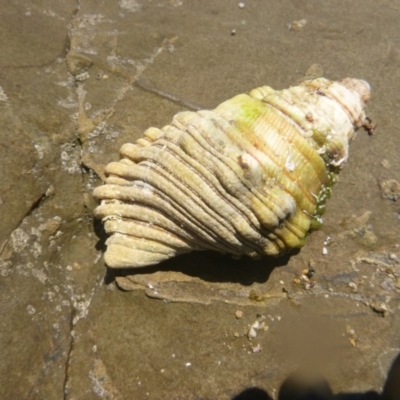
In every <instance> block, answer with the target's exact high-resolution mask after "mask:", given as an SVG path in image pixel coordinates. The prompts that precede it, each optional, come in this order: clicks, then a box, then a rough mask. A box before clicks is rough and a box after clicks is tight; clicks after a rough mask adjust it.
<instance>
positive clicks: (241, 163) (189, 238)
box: [94, 78, 371, 268]
mask: <svg viewBox="0 0 400 400" xmlns="http://www.w3.org/2000/svg"><path fill="white" fill-rule="evenodd" d="M369 97H370V87H369V85H368V83H367V82H365V81H362V80H357V79H350V78H347V79H344V80H342V81H339V82H332V81H329V80H327V79H325V78H318V79H314V80H307V81H305V82H303V83H302V84H300V85H299V86H294V87H291V88H289V89H286V90H281V91H276V90H274V89H272V88H270V87H268V86H263V87H260V88H258V89H254V90H252V91H251V92H250V93H249V94H248V95H247V94H240V95H238V96H236V97H234V98H232V99H230V100H228V101H225V102H224V103H222V104H221V105H219V106H218V107H217V108H216V109H215V110H213V111H198V112H189V111H187V112H181V113H178V114H177V115H175V117H174V118H173V120H172V122H171V124H170V125H167V126H165V127H164V128H162V129H156V128H150V129H148V130H147V131H146V132H145V133H144V137H143V138H141V139H139V140H137V142H136V144H130V143H128V144H125V145H123V146H122V148H121V151H120V153H121V160H120V161H118V162H112V163H110V164H108V165H107V167H106V174H107V176H108V177H107V179H106V184H105V185H103V186H100V187H98V188H96V189H95V191H94V196H95V198H97V199H99V200H101V204H100V205H99V206H98V207H97V208H96V210H95V216H96V217H97V218H101V219H102V220H103V222H104V227H105V230H106V232H107V233H109V234H110V237H109V238H108V240H107V242H106V244H107V251H106V253H105V261H106V263H107V264H108V266H110V267H114V268H126V267H142V266H146V265H152V264H157V263H159V262H160V261H163V260H166V259H168V258H171V257H174V256H175V255H177V254H181V253H186V252H189V251H192V250H204V249H212V250H216V251H219V252H223V253H230V254H233V255H236V256H239V255H242V254H246V255H248V256H250V257H252V258H258V257H260V256H262V255H280V254H283V253H284V252H287V251H289V250H291V249H294V248H299V247H301V246H303V245H304V242H305V237H306V235H307V233H308V231H309V230H310V228H311V227H312V226H313V225H314V224H315V222H318V221H320V215H321V214H322V212H323V211H324V206H325V201H326V200H327V198H328V197H329V194H330V188H331V186H332V184H333V183H334V182H335V178H336V176H337V173H338V172H339V169H340V168H341V166H342V164H343V163H344V162H345V161H346V160H347V156H348V146H349V142H350V140H351V139H352V138H353V137H354V134H355V131H356V130H357V129H358V128H360V127H361V126H363V127H365V128H366V129H367V130H368V129H371V125H370V124H369V122H370V121H369V119H368V118H367V117H366V116H365V114H364V106H365V104H366V103H367V102H368V100H369Z"/></svg>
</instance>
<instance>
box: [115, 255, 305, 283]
mask: <svg viewBox="0 0 400 400" xmlns="http://www.w3.org/2000/svg"><path fill="white" fill-rule="evenodd" d="M297 253H298V251H297ZM293 255H295V253H294V252H292V253H290V254H287V255H285V256H281V257H278V258H275V257H263V258H261V259H259V260H252V259H250V258H248V257H245V256H243V257H242V258H240V259H238V260H237V259H233V258H232V257H231V256H229V255H224V254H219V253H216V252H213V251H201V252H200V251H199V252H192V253H188V254H182V255H180V256H177V257H175V258H172V259H170V260H166V261H164V262H161V263H160V264H157V265H155V266H150V267H144V268H127V269H120V270H110V269H109V272H108V278H109V279H111V280H112V278H111V277H114V278H115V277H125V276H128V275H135V274H151V273H154V272H157V271H175V272H182V273H184V274H186V275H188V276H191V277H196V278H200V279H202V280H204V281H207V282H214V283H215V282H217V283H222V282H230V283H240V284H241V285H244V286H250V285H252V284H253V283H255V282H257V283H264V282H266V281H267V280H268V278H269V276H270V274H271V272H272V271H273V270H274V269H275V268H277V267H280V266H283V265H286V264H287V263H288V262H289V259H290V257H292V256H293ZM109 282H110V281H109Z"/></svg>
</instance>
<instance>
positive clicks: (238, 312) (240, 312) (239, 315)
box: [235, 310, 243, 319]
mask: <svg viewBox="0 0 400 400" xmlns="http://www.w3.org/2000/svg"><path fill="white" fill-rule="evenodd" d="M235 317H236V318H237V319H240V318H242V317H243V311H241V310H236V312H235Z"/></svg>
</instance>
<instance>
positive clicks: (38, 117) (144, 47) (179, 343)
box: [0, 0, 400, 399]
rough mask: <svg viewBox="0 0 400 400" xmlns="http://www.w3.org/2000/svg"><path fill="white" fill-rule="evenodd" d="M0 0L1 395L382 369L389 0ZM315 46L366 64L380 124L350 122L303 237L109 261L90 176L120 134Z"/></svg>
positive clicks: (395, 305)
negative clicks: (338, 169)
mask: <svg viewBox="0 0 400 400" xmlns="http://www.w3.org/2000/svg"><path fill="white" fill-rule="evenodd" d="M0 11H1V12H0V51H1V54H2V57H1V60H0V111H1V112H0V120H1V124H0V138H1V146H0V216H1V219H0V227H1V229H0V297H1V301H0V312H1V315H2V318H1V321H0V339H1V340H0V350H1V354H2V357H1V360H0V377H1V378H0V397H1V398H29V399H36V398H37V399H43V398H48V399H58V398H67V399H76V398H80V399H86V398H88V399H91V398H93V399H95V398H105V399H125V398H135V399H145V398H148V399H159V398H165V399H170V398H171V399H172V398H174V399H195V398H202V399H215V398H218V399H228V398H230V397H232V396H234V395H235V394H237V393H238V392H240V391H241V390H242V389H244V388H245V387H246V386H259V387H261V388H263V389H265V390H267V391H268V393H270V394H271V395H276V393H277V390H278V388H279V385H280V383H281V382H282V381H283V380H284V379H285V378H286V376H287V375H288V374H289V373H290V372H291V371H292V370H293V368H294V367H295V366H296V365H298V364H301V363H303V364H304V363H305V364H306V363H314V364H317V365H322V366H323V367H321V370H324V372H325V375H326V376H327V378H328V380H329V382H330V383H331V385H332V388H333V389H334V391H335V393H337V392H344V393H351V392H354V393H362V392H365V391H367V390H371V389H375V390H379V389H380V388H381V386H382V385H383V382H384V379H385V374H386V372H387V370H388V368H389V366H390V363H391V361H392V360H393V359H394V357H395V356H396V354H397V353H398V352H399V341H398V332H399V331H400V318H399V307H400V281H399V279H400V262H399V260H400V241H399V237H400V209H399V205H398V201H396V200H398V199H397V197H398V193H397V186H396V185H395V184H394V183H393V182H397V183H398V181H399V180H400V178H399V176H400V163H399V155H398V149H399V148H400V138H399V135H398V134H397V131H398V128H397V126H398V118H399V117H398V104H399V102H400V96H399V89H398V82H399V78H400V76H399V75H400V70H399V69H398V63H399V60H400V36H399V34H398V28H397V27H398V18H399V15H400V8H399V6H398V5H397V4H396V3H394V2H385V1H369V0H368V1H363V2H362V4H361V2H351V1H348V2H338V1H331V2H326V3H321V2H318V1H308V2H303V3H294V2H290V1H283V2H279V3H278V2H273V1H271V2H269V1H267V2H243V6H242V4H241V6H239V5H238V2H231V1H226V2H219V3H215V2H209V1H201V2H200V1H198V2H189V1H185V0H183V1H179V0H158V1H154V0H153V1H145V0H142V1H141V0H138V1H135V0H120V1H107V2H103V1H94V0H92V1H91V0H81V1H64V2H59V4H57V3H55V2H52V1H50V0H40V1H36V2H34V3H32V2H27V1H15V2H12V3H9V4H8V3H7V4H6V3H4V4H2V5H1V6H0ZM304 21H305V22H304ZM313 65H318V74H319V73H320V69H321V68H322V69H323V73H324V75H325V76H326V77H329V78H331V79H339V78H342V77H345V76H351V77H356V78H362V79H365V80H367V81H369V82H370V83H371V85H372V90H373V91H372V101H371V106H370V108H369V114H370V117H371V119H372V120H373V121H374V122H377V123H378V127H377V129H376V135H374V136H372V137H368V136H367V135H365V134H362V133H361V132H360V133H359V134H358V136H357V138H356V140H355V141H354V143H353V144H352V147H351V154H350V159H349V162H348V163H347V165H346V166H345V168H344V170H343V171H342V173H341V175H340V182H339V183H338V184H337V185H336V186H335V188H334V190H333V195H332V198H331V199H330V201H329V203H328V210H327V212H326V214H325V216H324V225H323V227H322V229H321V230H319V231H317V232H314V233H313V234H311V235H310V237H309V239H308V243H307V245H306V246H305V247H304V248H303V249H302V250H301V251H300V252H299V253H297V254H292V255H289V256H287V257H284V258H281V259H268V258H267V259H263V260H259V261H250V260H247V259H241V260H232V259H230V258H229V257H225V256H222V255H219V254H215V253H210V252H204V253H199V254H196V253H193V254H189V255H185V256H181V257H178V258H176V259H173V260H170V261H168V262H165V263H163V264H161V265H160V266H159V267H157V268H155V267H152V268H145V269H141V270H133V271H132V270H131V271H129V270H125V271H120V272H115V271H114V272H111V271H108V272H107V270H106V267H105V266H104V263H103V261H102V257H101V255H102V250H104V240H105V236H104V232H103V231H102V228H101V225H100V224H99V223H98V222H94V221H93V217H92V214H93V209H94V207H95V205H96V204H95V202H94V201H93V199H92V197H91V192H92V190H93V188H94V187H96V186H97V185H99V184H101V178H102V177H103V170H104V165H105V164H107V163H108V162H110V161H112V160H115V159H117V158H118V151H119V148H120V146H121V145H122V144H123V143H125V142H132V141H134V140H135V139H137V138H138V137H140V136H141V134H142V132H143V131H144V130H145V129H146V128H148V127H149V126H158V127H162V126H163V125H165V124H167V123H169V121H170V120H171V118H172V116H173V115H174V114H175V113H176V112H178V111H180V110H184V109H196V108H198V107H204V108H212V107H215V106H216V105H217V104H219V103H220V102H222V101H223V100H225V99H228V98H230V97H232V96H233V95H235V94H238V93H241V92H247V91H249V90H250V89H252V88H254V87H257V86H260V85H263V84H268V85H271V86H273V87H276V88H283V87H287V86H289V85H294V84H296V83H297V82H298V80H299V79H301V78H302V77H304V76H305V75H307V76H308V75H310V74H313V73H314V72H312V71H314V70H315V68H310V66H311V67H313ZM306 71H307V72H306ZM309 71H311V72H309ZM382 182H388V184H387V185H386V186H387V187H386V186H384V187H383V186H382ZM393 193H395V197H396V198H394V195H393ZM238 315H239V316H240V317H239V318H238ZM250 332H251V334H250Z"/></svg>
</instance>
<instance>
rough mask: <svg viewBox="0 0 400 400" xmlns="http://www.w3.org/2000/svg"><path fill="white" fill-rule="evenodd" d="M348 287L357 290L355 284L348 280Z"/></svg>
mask: <svg viewBox="0 0 400 400" xmlns="http://www.w3.org/2000/svg"><path fill="white" fill-rule="evenodd" d="M349 287H350V288H352V289H353V290H357V284H356V283H354V282H349Z"/></svg>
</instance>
